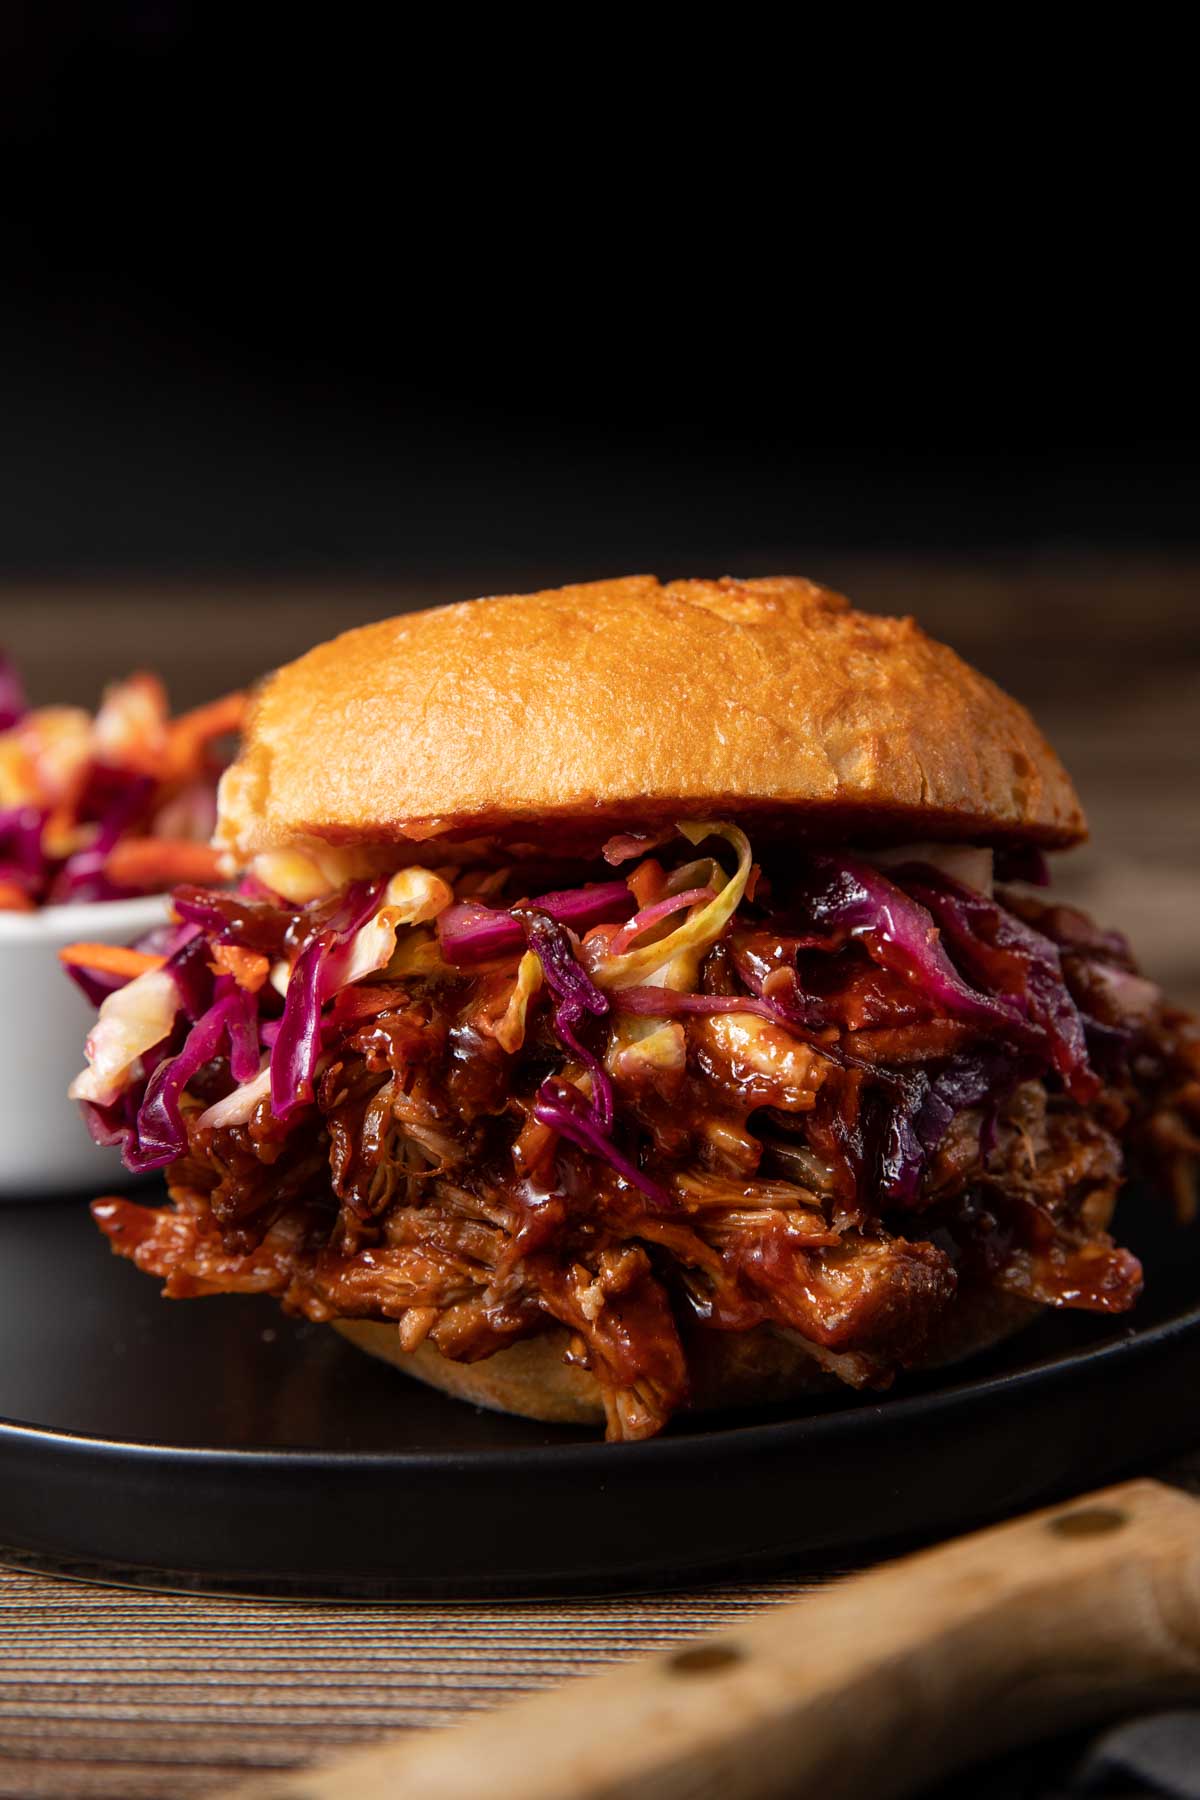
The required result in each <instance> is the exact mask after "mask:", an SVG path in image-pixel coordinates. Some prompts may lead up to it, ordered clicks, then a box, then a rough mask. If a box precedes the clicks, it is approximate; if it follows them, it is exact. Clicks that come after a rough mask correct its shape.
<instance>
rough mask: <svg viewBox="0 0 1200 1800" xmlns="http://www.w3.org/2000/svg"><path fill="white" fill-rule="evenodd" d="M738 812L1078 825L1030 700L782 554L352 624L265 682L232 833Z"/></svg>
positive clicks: (253, 849)
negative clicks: (777, 568) (776, 562)
mask: <svg viewBox="0 0 1200 1800" xmlns="http://www.w3.org/2000/svg"><path fill="white" fill-rule="evenodd" d="M710 813H722V814H725V815H729V814H734V815H737V816H739V817H743V818H745V817H750V818H757V819H759V820H760V822H761V825H762V828H764V829H765V828H767V827H769V826H771V825H773V824H776V825H779V826H782V827H785V828H786V829H787V830H788V831H790V832H793V833H794V832H797V831H800V832H804V831H810V832H812V833H814V834H819V835H822V836H829V837H837V836H841V837H850V836H857V837H860V838H865V837H875V838H884V839H886V838H888V837H892V838H912V837H923V838H928V837H942V838H968V839H972V838H973V839H984V840H988V839H1003V838H1024V839H1028V840H1032V841H1033V842H1036V843H1040V844H1044V845H1050V846H1053V845H1062V844H1068V843H1072V842H1075V841H1077V840H1078V839H1080V838H1082V837H1083V836H1084V835H1085V832H1086V827H1085V824H1084V819H1083V815H1082V812H1081V810H1080V806H1079V801H1078V799H1077V798H1076V795H1075V791H1074V789H1073V788H1072V786H1071V782H1070V779H1069V778H1068V776H1067V774H1066V772H1065V771H1064V769H1063V767H1062V765H1061V764H1060V763H1059V761H1058V759H1057V757H1056V756H1055V755H1054V752H1053V751H1052V750H1051V749H1050V747H1049V745H1048V744H1047V743H1046V741H1045V739H1044V738H1043V737H1042V736H1041V734H1040V733H1039V731H1038V730H1037V727H1036V726H1035V725H1034V723H1033V721H1032V719H1031V718H1030V716H1029V714H1028V713H1027V712H1026V711H1025V709H1024V707H1022V706H1019V705H1018V704H1017V702H1016V701H1015V700H1011V699H1010V698H1009V697H1008V696H1007V695H1006V694H1004V693H1002V692H1001V691H1000V689H999V688H997V687H996V686H995V685H994V684H993V683H992V682H990V681H988V680H986V679H985V678H984V677H983V676H982V675H978V674H977V673H976V672H975V670H973V669H971V668H969V667H968V666H967V664H966V663H964V662H962V661H961V659H960V658H959V657H958V656H956V655H955V654H954V652H953V651H952V650H949V649H947V648H946V647H945V645H943V644H938V643H935V642H934V641H933V640H932V639H930V638H928V637H926V636H925V634H924V633H923V632H922V631H921V630H920V629H919V628H918V627H917V626H916V625H915V624H914V622H913V621H912V620H911V619H888V618H880V617H877V616H875V615H873V614H868V613H860V612H854V611H852V610H851V608H850V606H849V604H848V603H847V602H846V601H845V600H844V599H842V598H841V596H840V595H838V594H832V593H830V592H828V591H827V590H826V589H824V588H819V587H816V586H814V584H813V583H812V582H809V581H802V580H797V579H794V578H791V577H784V576H779V577H772V578H769V579H763V580H757V581H734V580H730V579H726V580H721V581H673V582H669V583H666V584H665V585H664V584H662V583H660V582H658V581H657V580H655V579H654V577H653V576H631V577H629V578H628V579H626V580H621V581H597V582H591V583H589V584H587V585H586V586H582V587H568V588H558V589H555V590H553V591H550V592H547V593H540V594H509V595H504V596H502V597H499V598H494V599H487V600H472V601H468V602H466V603H464V604H462V605H459V606H446V607H439V608H437V609H436V610H434V611H430V612H418V613H408V614H405V615H403V616H401V617H400V618H396V619H388V620H385V621H383V622H382V623H381V624H376V625H366V626H363V627H362V628H360V629H359V630H357V631H349V632H346V633H344V634H343V635H342V636H341V637H338V638H334V639H333V640H332V642H330V643H327V644H321V645H319V646H318V647H317V649H315V650H310V651H309V653H308V654H307V655H306V656H302V657H301V658H300V659H299V661H298V662H294V663H290V664H289V665H288V666H287V667H286V668H284V669H281V670H280V671H279V672H278V673H277V674H276V675H274V676H272V677H271V678H270V679H269V680H268V681H267V682H266V683H265V685H264V686H263V688H262V689H261V691H260V693H259V696H258V699H257V702H256V704H255V707H254V709H253V711H252V715H251V718H250V721H249V724H248V727H247V730H246V736H245V742H244V747H243V750H242V754H241V756H240V758H239V760H238V761H237V762H236V763H235V764H234V765H233V766H232V768H231V769H230V770H229V771H228V772H227V773H226V775H225V778H224V780H223V782H222V785H221V807H220V821H219V824H218V828H217V842H218V844H220V845H221V846H222V847H223V848H225V849H227V850H229V851H231V852H232V853H233V855H234V856H235V857H236V858H238V859H241V860H244V859H246V858H247V857H249V856H251V855H254V854H255V853H257V852H259V851H262V850H269V849H278V848H283V847H286V846H297V847H298V846H302V845H303V844H304V843H305V842H312V841H314V840H315V841H317V842H324V843H331V844H364V843H367V844H385V843H397V842H399V843H403V842H405V841H408V842H413V843H420V842H422V841H424V840H426V839H428V838H430V837H437V836H443V835H453V836H458V837H463V836H467V837H474V836H478V835H481V834H486V835H491V834H496V835H499V836H503V837H507V838H509V839H514V838H520V837H522V836H524V837H530V838H532V837H533V835H534V834H537V836H538V839H539V841H542V842H544V841H545V838H546V835H547V834H550V835H551V836H557V837H559V838H560V839H563V840H565V839H567V838H570V837H572V836H573V837H575V838H577V839H578V840H579V845H580V847H582V846H583V844H584V842H585V840H591V841H592V845H593V847H594V845H595V844H598V843H599V842H600V841H601V840H602V838H603V837H604V836H605V835H607V833H608V832H609V831H611V830H612V829H613V828H614V827H615V826H616V825H621V826H627V827H631V826H633V825H636V824H638V823H641V822H645V823H649V824H653V823H655V822H665V821H667V820H673V819H675V818H677V817H686V816H689V815H690V816H692V817H702V816H704V815H705V814H710Z"/></svg>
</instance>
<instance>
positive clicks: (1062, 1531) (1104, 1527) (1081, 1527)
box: [1048, 1506, 1129, 1538]
mask: <svg viewBox="0 0 1200 1800" xmlns="http://www.w3.org/2000/svg"><path fill="white" fill-rule="evenodd" d="M1128 1523H1129V1514H1128V1513H1127V1512H1122V1511H1121V1509H1120V1507H1119V1506H1081V1507H1080V1508H1079V1509H1078V1511H1077V1512H1068V1513H1059V1515H1058V1517H1057V1518H1056V1519H1051V1520H1050V1523H1049V1526H1048V1529H1049V1530H1050V1531H1052V1532H1054V1534H1055V1536H1056V1537H1068V1538H1075V1537H1099V1536H1100V1535H1101V1533H1102V1532H1105V1531H1119V1530H1120V1529H1121V1526H1122V1525H1128Z"/></svg>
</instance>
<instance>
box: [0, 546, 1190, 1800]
mask: <svg viewBox="0 0 1200 1800" xmlns="http://www.w3.org/2000/svg"><path fill="white" fill-rule="evenodd" d="M771 560H773V561H775V562H778V561H779V559H771ZM791 560H794V559H791ZM805 562H806V564H807V566H806V567H804V568H802V569H800V570H799V571H798V572H800V573H807V574H810V575H812V576H813V577H814V578H816V579H819V580H822V581H825V582H828V583H829V585H831V586H833V587H836V588H839V589H841V590H842V591H844V592H846V593H848V594H849V595H851V596H852V598H853V599H854V600H855V602H856V603H857V604H859V605H861V606H864V607H867V608H869V609H874V610H877V611H883V612H897V613H905V612H912V613H915V614H916V616H917V617H918V618H919V619H920V620H921V622H922V624H923V625H924V626H925V627H926V629H927V630H929V631H930V632H931V633H933V634H934V635H936V636H940V637H943V638H944V639H945V640H946V641H947V642H948V643H950V644H952V645H953V646H954V647H955V649H957V650H959V651H960V652H961V653H962V654H963V655H964V656H965V657H967V659H968V660H969V661H971V662H974V663H975V664H977V665H978V666H979V667H980V668H981V669H983V670H984V672H985V673H987V674H989V675H991V676H993V677H994V678H995V679H996V680H998V681H999V682H1001V684H1002V685H1004V686H1006V687H1008V688H1009V689H1010V690H1011V691H1012V692H1013V693H1014V694H1015V695H1016V696H1017V697H1018V698H1019V699H1021V700H1024V701H1025V702H1026V703H1027V704H1028V705H1029V706H1031V707H1032V709H1033V711H1034V713H1035V715H1036V717H1037V719H1038V722H1039V723H1040V724H1041V726H1042V727H1043V729H1044V730H1045V731H1046V733H1047V734H1048V736H1049V737H1050V738H1051V740H1052V741H1053V743H1054V744H1055V747H1056V748H1057V749H1058V751H1059V752H1060V754H1061V755H1062V757H1063V760H1064V761H1065V763H1066V764H1067V766H1068V768H1069V769H1070V771H1071V773H1072V775H1073V776H1074V777H1075V780H1076V783H1077V786H1078V787H1079V790H1080V793H1081V795H1082V798H1083V802H1084V805H1085V808H1086V809H1087V812H1088V814H1089V817H1090V820H1091V825H1092V832H1093V838H1092V842H1091V844H1089V845H1088V846H1086V847H1085V848H1084V849H1083V850H1081V851H1078V852H1073V853H1072V854H1071V856H1070V857H1069V858H1068V859H1066V860H1065V862H1064V864H1063V865H1062V872H1061V887H1062V889H1063V890H1064V891H1066V892H1068V893H1069V894H1071V895H1072V896H1074V897H1076V898H1078V899H1079V900H1080V902H1081V903H1082V904H1085V905H1087V906H1088V907H1089V908H1091V909H1092V910H1093V911H1094V912H1095V914H1096V916H1097V917H1098V918H1101V919H1103V920H1104V922H1105V923H1107V924H1116V925H1121V926H1123V927H1124V928H1125V929H1127V930H1129V931H1130V933H1131V935H1132V936H1133V938H1134V941H1135V944H1136V946H1137V948H1138V951H1139V953H1140V955H1141V957H1142V960H1143V962H1144V964H1145V966H1146V967H1147V969H1148V971H1149V972H1151V973H1152V974H1154V975H1155V976H1156V977H1157V978H1158V979H1160V980H1162V981H1163V982H1164V983H1165V984H1166V985H1168V986H1169V987H1170V989H1171V991H1172V992H1173V993H1174V994H1176V995H1177V996H1178V997H1179V998H1180V999H1181V1000H1185V1001H1187V1002H1189V1003H1191V1004H1193V1005H1200V934H1198V933H1197V929H1196V918H1197V907H1196V899H1197V892H1198V887H1200V780H1198V779H1197V775H1198V773H1200V769H1198V763H1200V731H1198V729H1197V719H1198V717H1200V561H1196V562H1192V563H1188V562H1173V563H1170V564H1164V563H1154V562H1152V561H1148V560H1145V559H1141V560H1137V561H1125V562H1113V561H1111V560H1106V561H1103V562H1098V561H1096V560H1092V561H1090V562H1079V561H1072V560H1069V559H1065V558H1062V557H1057V558H1041V559H1039V560H1036V561H1026V562H1015V561H1011V560H1010V561H1008V562H1004V563H1000V562H996V561H988V560H987V559H982V558H981V559H978V560H976V561H974V562H972V563H971V564H970V565H964V564H953V563H928V562H926V563H920V564H918V563H909V562H898V561H887V562H884V561H878V560H874V561H873V560H869V559H863V558H853V559H852V558H848V557H842V556H836V555H829V556H825V557H811V558H806V559H805ZM766 567H767V565H766V564H764V563H762V562H760V563H759V564H758V565H757V568H750V567H746V568H744V569H739V570H737V571H735V572H736V573H747V574H751V573H755V572H765V571H766ZM659 572H660V573H661V574H663V575H664V576H666V575H671V574H676V573H689V572H690V573H697V574H702V573H706V571H703V570H694V571H677V570H671V569H665V568H664V569H662V570H660V571H659ZM707 572H708V573H712V572H713V571H707ZM580 573H581V572H580V571H576V570H571V569H558V568H553V567H545V568H540V569H537V570H533V571H530V574H529V579H528V581H527V582H526V583H525V585H529V586H538V585H546V584H550V583H553V582H555V581H558V580H568V579H570V578H571V577H572V576H573V575H578V574H580ZM582 573H588V574H602V573H605V571H603V570H591V571H584V572H582ZM513 585H515V584H513ZM463 597H464V593H463V590H462V588H461V585H460V584H456V583H454V582H450V581H447V582H445V583H443V584H441V585H440V586H439V587H438V589H437V590H436V591H433V590H431V589H428V588H423V589H421V590H420V591H418V590H415V589H410V588H404V587H402V586H401V587H398V586H396V585H395V584H391V585H387V586H384V585H382V584H374V585H366V584H363V583H358V584H356V585H345V584H343V585H339V586H338V587H337V588H336V589H331V588H329V587H318V586H316V585H314V584H311V583H310V584H308V585H306V586H299V587H298V586H296V585H294V584H293V585H289V586H286V587H284V586H280V587H276V588H273V589H271V588H266V587H263V586H261V585H260V586H255V587H247V586H246V585H245V584H238V583H229V584H226V585H225V586H223V587H221V588H217V587H215V586H214V587H205V588H201V587H194V588H191V589H188V590H186V591H180V590H178V589H176V590H174V591H171V592H163V591H162V590H160V589H149V588H142V589H140V590H133V591H131V590H129V589H127V588H120V589H118V588H115V587H113V588H110V589H108V590H98V589H95V588H85V587H76V588H73V589H70V590H60V591H58V592H55V593H51V592H49V591H45V590H37V589H35V588H31V587H22V588H11V587H10V588H7V589H3V590H0V638H3V640H4V641H5V642H6V644H7V646H8V648H9V649H10V650H11V651H12V652H13V653H14V654H15V655H16V656H17V658H18V659H19V661H20V662H21V663H22V664H23V665H24V666H25V667H26V668H27V670H28V672H29V675H30V681H31V687H32V689H33V692H34V695H35V697H36V698H37V699H38V700H49V699H52V698H54V699H69V700H75V701H90V700H94V698H95V693H96V689H97V687H98V686H99V685H100V683H101V682H103V681H104V680H107V679H111V678H112V677H114V676H116V675H117V674H120V673H123V672H124V671H126V670H127V669H129V668H130V667H132V666H135V665H137V664H150V665H152V666H157V667H159V668H160V669H161V670H162V671H163V673H164V674H165V675H166V677H167V679H168V681H169V683H170V685H171V688H172V691H173V693H174V696H175V698H176V700H177V702H178V703H179V704H180V705H187V704H192V703H195V702H198V701H200V700H203V699H205V698H208V697H210V696H211V695H212V694H213V693H214V692H217V691H219V690H220V689H222V688H224V687H227V686H230V685H234V684H237V683H240V682H244V681H246V680H249V679H252V678H253V677H254V676H255V675H256V674H257V673H258V672H260V671H261V670H262V669H264V668H266V667H268V666H269V665H271V664H274V663H277V662H280V661H282V660H285V659H286V658H288V657H291V656H294V655H297V654H299V653H300V652H301V651H303V650H304V649H306V648H307V647H308V646H309V645H310V644H312V643H314V642H316V641H318V640H319V639H321V638H324V637H328V636H329V635H331V633H332V632H334V631H336V630H342V629H345V628H346V627H347V626H349V625H352V624H356V623H360V622H363V621H365V620H368V619H374V618H381V617H385V616H386V615H387V614H389V613H392V612H396V611H400V610H403V609H404V608H405V607H406V606H415V605H427V604H432V603H437V602H442V601H447V600H454V599H461V598H463ZM64 646H69V647H70V652H71V654H70V655H69V656H64ZM81 646H86V652H87V653H86V655H83V654H80V653H79V652H80V647H81ZM1182 1472H1183V1473H1185V1474H1187V1475H1188V1476H1189V1477H1190V1478H1191V1483H1192V1485H1193V1486H1194V1487H1196V1488H1200V1456H1198V1457H1197V1458H1196V1459H1194V1461H1193V1462H1192V1463H1191V1464H1189V1465H1188V1466H1187V1468H1186V1469H1185V1470H1183V1471H1182ZM1175 1473H1176V1474H1177V1475H1178V1474H1179V1473H1180V1471H1178V1470H1177V1471H1175ZM81 1503H86V1497H85V1496H81ZM801 1592H803V1584H801V1583H799V1582H781V1583H775V1584H772V1585H770V1586H762V1587H753V1588H744V1589H735V1590H728V1591H724V1592H720V1593H712V1592H710V1593H703V1594H692V1595H686V1596H677V1597H664V1598H650V1599H643V1600H632V1601H630V1600H605V1601H599V1602H595V1603H584V1602H572V1603H569V1604H559V1605H549V1604H542V1603H534V1604H522V1605H514V1606H501V1605H494V1606H486V1607H473V1606H445V1607H430V1606H424V1605H422V1606H413V1607H383V1608H373V1607H340V1606H291V1605H282V1604H271V1603H259V1602H249V1601H234V1600H207V1599H200V1598H196V1597H186V1598H184V1597H171V1596H162V1595H152V1594H143V1593H123V1592H118V1591H116V1590H110V1589H103V1588H88V1587H83V1586H77V1585H73V1584H67V1583H60V1582H55V1581H51V1580H47V1579H44V1578H40V1577H35V1576H27V1575H21V1574H13V1573H5V1572H3V1571H0V1800H18V1797H19V1800H68V1797H70V1800H100V1797H104V1800H174V1797H176V1796H180V1797H185V1796H189V1795H198V1794H203V1793H204V1792H205V1790H206V1789H209V1790H211V1789H213V1788H215V1787H218V1786H220V1785H221V1784H222V1782H223V1781H228V1780H229V1779H230V1777H231V1776H232V1775H234V1774H236V1773H238V1772H239V1771H246V1772H249V1771H252V1770H256V1769H261V1770H268V1769H283V1768H292V1767H296V1766H299V1765H301V1764H303V1763H305V1762H307V1761H309V1760H311V1759H313V1758H314V1757H316V1756H317V1755H318V1754H321V1753H328V1752H331V1751H334V1750H337V1749H338V1748H340V1747H349V1746H350V1745H352V1744H356V1743H363V1742H366V1741H368V1740H369V1739H370V1738H372V1737H375V1736H378V1735H380V1734H381V1733H383V1732H385V1731H387V1730H389V1729H404V1728H412V1729H416V1728H419V1727H423V1726H426V1725H439V1724H446V1723H449V1722H451V1721H452V1720H454V1719H456V1718H459V1717H461V1716H462V1715H463V1714H464V1713H465V1712H468V1711H472V1710H479V1709H482V1708H485V1707H489V1706H493V1705H497V1704H499V1703H500V1702H501V1701H503V1700H505V1699H508V1698H511V1697H513V1696H515V1695H517V1694H520V1693H523V1692H526V1691H529V1690H532V1689H536V1688H540V1687H549V1686H552V1685H555V1684H558V1683H561V1682H563V1681H565V1680H567V1679H568V1678H570V1677H571V1676H573V1675H576V1674H585V1673H588V1672H593V1671H595V1670H596V1669H598V1668H601V1667H603V1666H606V1665H609V1664H612V1663H615V1662H617V1661H618V1660H620V1659H622V1658H624V1657H629V1656H632V1655H636V1654H639V1653H642V1652H645V1651H648V1650H654V1649H663V1648H668V1647H670V1646H671V1645H673V1644H677V1643H681V1642H683V1641H685V1640H686V1639H688V1638H690V1637H693V1636H695V1635H696V1634H697V1633H699V1632H702V1631H705V1630H710V1629H722V1630H728V1629H730V1628H732V1627H734V1626H736V1625H737V1624H738V1623H739V1622H740V1621H742V1620H743V1619H744V1618H746V1617H747V1616H748V1615H749V1614H752V1613H755V1612H758V1611H760V1610H762V1609H763V1608H765V1607H767V1606H770V1605H772V1604H773V1603H777V1602H779V1601H781V1600H788V1599H791V1598H794V1597H796V1596H797V1595H798V1594H800V1593H801Z"/></svg>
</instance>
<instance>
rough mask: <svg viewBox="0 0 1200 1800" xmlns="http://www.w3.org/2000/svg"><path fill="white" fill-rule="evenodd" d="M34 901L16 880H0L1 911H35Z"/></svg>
mask: <svg viewBox="0 0 1200 1800" xmlns="http://www.w3.org/2000/svg"><path fill="white" fill-rule="evenodd" d="M35 910H36V908H35V907H34V904H33V901H32V900H31V899H30V898H29V895H28V894H27V893H26V892H25V889H24V888H23V887H21V886H20V885H19V883H17V882H15V881H0V912H34V911H35Z"/></svg>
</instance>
